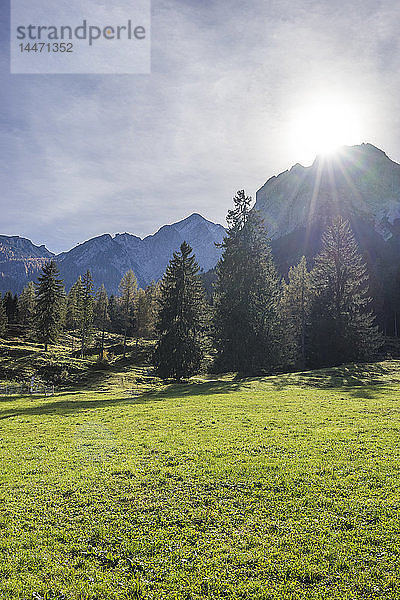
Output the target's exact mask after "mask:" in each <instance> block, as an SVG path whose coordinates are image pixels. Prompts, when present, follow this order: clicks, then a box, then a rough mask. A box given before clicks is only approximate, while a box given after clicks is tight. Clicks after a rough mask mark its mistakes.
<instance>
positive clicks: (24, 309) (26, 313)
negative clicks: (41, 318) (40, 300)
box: [18, 281, 36, 331]
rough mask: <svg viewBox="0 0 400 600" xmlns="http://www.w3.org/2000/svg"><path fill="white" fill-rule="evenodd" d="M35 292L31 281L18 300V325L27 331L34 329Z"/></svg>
mask: <svg viewBox="0 0 400 600" xmlns="http://www.w3.org/2000/svg"><path fill="white" fill-rule="evenodd" d="M35 312H36V290H35V284H34V283H33V281H30V282H29V283H28V285H27V286H25V287H24V289H23V290H22V292H21V295H20V297H19V298H18V320H19V323H20V324H21V325H22V326H23V327H24V328H25V330H27V331H29V330H31V329H33V328H34V327H35Z"/></svg>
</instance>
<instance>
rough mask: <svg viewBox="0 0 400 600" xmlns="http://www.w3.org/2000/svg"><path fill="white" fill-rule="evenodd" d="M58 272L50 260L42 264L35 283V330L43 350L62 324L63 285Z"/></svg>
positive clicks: (53, 338) (55, 337) (56, 334)
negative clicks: (40, 272)
mask: <svg viewBox="0 0 400 600" xmlns="http://www.w3.org/2000/svg"><path fill="white" fill-rule="evenodd" d="M59 274H60V273H59V270H58V267H57V265H56V263H55V262H54V261H53V260H51V261H50V262H48V263H46V264H45V265H44V267H43V269H42V274H41V275H40V276H39V277H38V282H37V283H36V284H35V286H36V315H35V324H36V331H37V335H38V338H39V340H40V341H41V342H42V343H43V344H44V349H45V352H47V349H48V345H49V344H54V343H55V342H56V341H57V339H58V336H59V334H60V330H61V326H62V304H63V297H64V286H63V281H62V279H59Z"/></svg>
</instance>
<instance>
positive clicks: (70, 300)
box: [65, 276, 83, 331]
mask: <svg viewBox="0 0 400 600" xmlns="http://www.w3.org/2000/svg"><path fill="white" fill-rule="evenodd" d="M82 294H83V286H82V278H81V276H79V277H78V279H77V281H76V282H75V283H74V285H73V286H72V287H71V289H70V291H69V294H68V296H67V310H66V317H65V321H66V323H65V325H66V329H67V330H68V331H74V330H75V329H78V327H79V324H80V322H81V314H80V311H81V303H80V299H81V298H82Z"/></svg>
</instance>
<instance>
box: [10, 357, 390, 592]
mask: <svg viewBox="0 0 400 600" xmlns="http://www.w3.org/2000/svg"><path fill="white" fill-rule="evenodd" d="M214 379H217V378H215V377H214ZM399 380H400V365H399V363H398V362H396V361H392V362H386V363H380V364H377V365H372V366H362V365H360V366H356V367H348V368H346V367H344V368H342V369H330V370H325V371H320V372H314V373H311V374H309V373H304V374H300V375H299V374H291V375H287V376H285V375H283V376H276V377H271V378H264V379H254V380H245V381H235V380H234V379H233V378H231V379H230V380H229V379H228V380H226V379H225V380H222V379H221V380H218V379H217V380H214V381H204V382H199V383H195V382H192V383H189V384H186V385H179V386H170V387H168V386H167V387H164V388H161V387H158V388H157V389H154V391H151V390H150V387H149V388H148V389H149V390H150V391H148V392H147V393H145V394H144V395H140V396H139V397H138V398H135V397H133V396H132V395H131V393H130V392H128V390H126V389H125V390H123V389H119V390H118V389H116V388H112V389H114V391H112V390H111V391H104V392H102V393H100V392H94V391H93V392H89V393H88V392H85V391H75V392H74V393H62V394H57V395H56V396H54V397H52V398H47V399H44V398H42V399H40V398H32V399H31V398H30V397H20V398H15V399H13V400H7V399H4V400H3V401H2V402H1V404H0V427H1V433H0V452H1V464H2V468H1V477H0V503H1V516H0V552H1V561H0V598H4V599H6V598H7V599H12V598H19V599H21V600H22V599H23V600H31V599H33V598H36V599H40V598H46V599H57V600H60V599H62V598H65V599H68V600H70V599H71V600H78V599H79V600H83V599H85V600H86V599H87V600H95V599H97V600H103V599H110V600H112V599H127V598H145V599H176V600H177V599H187V600H189V599H193V600H194V599H196V600H197V599H200V598H227V599H231V598H232V599H246V598H248V599H250V598H251V599H254V600H255V599H257V600H258V599H276V600H278V599H279V600H281V599H290V600H292V599H326V600H328V599H329V600H330V599H342V598H343V599H346V600H350V599H355V598H357V599H358V598H360V599H361V598H385V599H386V598H387V599H395V598H398V588H399V586H400V573H399V558H400V517H399V505H400V497H399V490H400V470H399V453H400V447H399V441H400V407H399V405H398V395H399V394H398V389H399ZM34 594H36V596H34ZM46 594H47V595H46Z"/></svg>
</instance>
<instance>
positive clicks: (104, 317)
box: [94, 284, 110, 358]
mask: <svg viewBox="0 0 400 600" xmlns="http://www.w3.org/2000/svg"><path fill="white" fill-rule="evenodd" d="M108 323H110V315H109V314H108V295H107V290H106V288H105V287H104V284H102V286H101V287H100V288H99V289H98V291H97V294H96V302H95V305H94V324H95V325H96V327H97V328H98V329H99V330H100V331H101V346H100V354H99V356H100V358H101V357H102V356H103V353H104V336H105V330H106V327H107V324H108Z"/></svg>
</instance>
